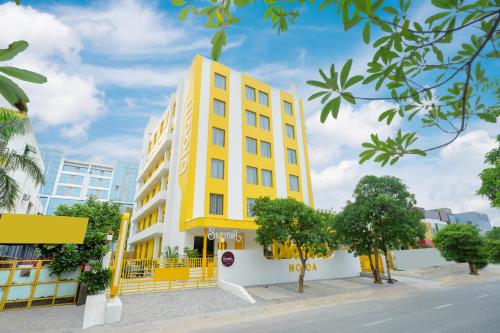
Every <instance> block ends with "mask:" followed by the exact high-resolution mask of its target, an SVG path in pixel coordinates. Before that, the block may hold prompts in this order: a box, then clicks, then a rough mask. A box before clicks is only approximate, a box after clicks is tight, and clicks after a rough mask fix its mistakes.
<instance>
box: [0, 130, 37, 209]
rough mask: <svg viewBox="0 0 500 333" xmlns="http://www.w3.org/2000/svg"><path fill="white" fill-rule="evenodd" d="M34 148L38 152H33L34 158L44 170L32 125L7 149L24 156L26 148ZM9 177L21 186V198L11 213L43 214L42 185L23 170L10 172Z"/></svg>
mask: <svg viewBox="0 0 500 333" xmlns="http://www.w3.org/2000/svg"><path fill="white" fill-rule="evenodd" d="M27 145H30V146H32V147H33V148H34V149H35V151H36V152H34V153H33V152H32V153H31V154H32V156H34V158H35V159H36V160H38V164H39V165H40V166H41V168H42V172H43V170H44V167H43V161H42V155H41V154H40V148H39V147H38V143H37V141H36V138H35V135H34V133H33V131H32V129H31V125H28V130H27V132H26V133H25V134H24V135H16V136H14V137H12V138H11V139H10V140H9V142H8V143H7V147H6V148H7V149H9V150H13V151H16V152H17V153H18V154H23V153H24V150H25V149H26V146H27ZM9 176H10V177H12V178H13V179H14V180H15V181H16V183H17V185H18V186H19V196H18V198H17V200H16V204H15V209H14V210H13V211H10V212H9V213H16V214H38V213H39V212H40V213H41V211H40V209H41V206H40V201H39V199H38V192H39V191H40V187H41V185H36V184H35V182H34V181H33V180H32V179H31V178H30V177H28V176H27V174H26V173H25V172H24V171H22V170H15V171H11V172H9ZM6 212H7V211H1V210H0V213H6Z"/></svg>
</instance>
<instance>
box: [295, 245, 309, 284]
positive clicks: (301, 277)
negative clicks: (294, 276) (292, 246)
mask: <svg viewBox="0 0 500 333" xmlns="http://www.w3.org/2000/svg"><path fill="white" fill-rule="evenodd" d="M297 249H298V251H299V257H300V263H301V264H302V265H301V266H300V274H299V293H303V292H304V276H305V275H306V261H307V258H304V255H303V253H302V249H301V247H300V246H299V244H297Z"/></svg>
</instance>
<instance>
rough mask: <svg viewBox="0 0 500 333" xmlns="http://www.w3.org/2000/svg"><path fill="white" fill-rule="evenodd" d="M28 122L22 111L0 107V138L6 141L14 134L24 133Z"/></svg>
mask: <svg viewBox="0 0 500 333" xmlns="http://www.w3.org/2000/svg"><path fill="white" fill-rule="evenodd" d="M28 123H29V122H28V117H26V116H25V115H24V114H23V113H21V112H18V111H14V110H10V109H6V108H2V107H0V140H3V141H5V142H8V141H9V140H10V138H11V137H13V136H14V135H16V134H24V133H26V130H27V127H28Z"/></svg>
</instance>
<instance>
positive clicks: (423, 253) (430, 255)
mask: <svg viewBox="0 0 500 333" xmlns="http://www.w3.org/2000/svg"><path fill="white" fill-rule="evenodd" d="M393 257H394V268H395V269H397V270H400V271H409V270H414V269H420V268H427V267H433V266H445V265H452V264H454V263H455V262H454V261H446V259H444V258H443V257H442V256H441V254H440V253H439V251H438V250H437V249H435V248H429V249H414V250H401V251H393Z"/></svg>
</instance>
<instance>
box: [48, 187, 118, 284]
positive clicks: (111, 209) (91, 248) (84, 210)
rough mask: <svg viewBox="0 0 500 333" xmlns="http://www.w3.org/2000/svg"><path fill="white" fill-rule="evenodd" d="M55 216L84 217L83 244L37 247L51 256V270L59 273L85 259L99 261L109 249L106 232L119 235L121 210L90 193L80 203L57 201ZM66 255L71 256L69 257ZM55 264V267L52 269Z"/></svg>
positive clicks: (83, 262)
mask: <svg viewBox="0 0 500 333" xmlns="http://www.w3.org/2000/svg"><path fill="white" fill-rule="evenodd" d="M55 215H57V216H74V217H87V218H88V219H89V222H88V224H87V231H86V233H85V238H84V240H83V244H78V245H75V244H68V245H56V246H54V245H41V246H40V251H41V253H42V256H43V257H45V258H52V263H51V272H52V273H53V274H60V273H61V272H62V271H65V272H68V271H74V270H75V269H77V268H78V266H80V265H82V264H85V263H87V262H100V261H102V258H103V257H104V255H105V254H106V253H107V252H108V250H109V246H108V240H107V235H108V234H110V233H112V234H113V237H114V238H115V239H116V236H117V235H118V231H119V227H120V221H121V213H120V209H119V206H118V205H117V204H114V203H111V202H107V201H105V202H101V201H98V200H97V198H96V197H95V196H90V197H89V198H88V199H87V200H86V201H85V202H83V203H75V204H73V205H71V206H67V205H60V206H58V207H57V208H56V211H55ZM68 257H70V258H71V260H68ZM52 267H54V270H52Z"/></svg>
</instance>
